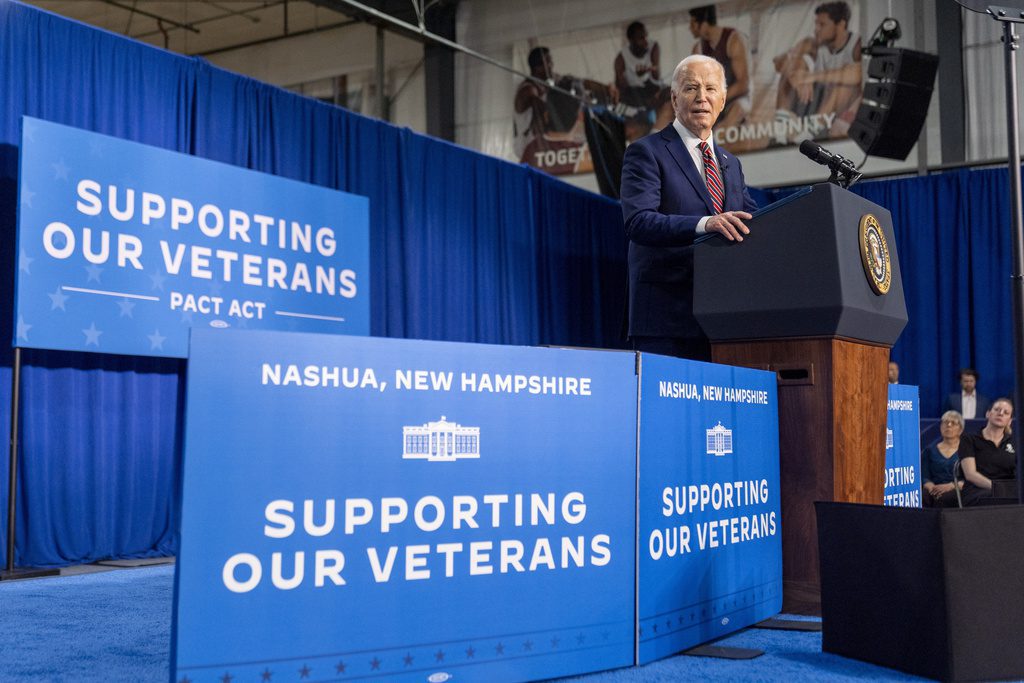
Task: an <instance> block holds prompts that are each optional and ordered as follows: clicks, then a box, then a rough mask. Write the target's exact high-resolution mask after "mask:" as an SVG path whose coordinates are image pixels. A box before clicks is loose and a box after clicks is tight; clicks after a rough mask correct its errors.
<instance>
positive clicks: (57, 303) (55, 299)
mask: <svg viewBox="0 0 1024 683" xmlns="http://www.w3.org/2000/svg"><path fill="white" fill-rule="evenodd" d="M46 296H48V297H50V310H51V311H55V310H57V309H58V308H59V309H60V310H62V311H67V310H68V309H66V308H64V303H65V302H66V301H67V300H68V299H70V298H71V297H69V296H68V295H67V294H65V293H64V292H62V291H60V287H59V286H58V287H57V291H55V292H54V293H53V294H47V295H46Z"/></svg>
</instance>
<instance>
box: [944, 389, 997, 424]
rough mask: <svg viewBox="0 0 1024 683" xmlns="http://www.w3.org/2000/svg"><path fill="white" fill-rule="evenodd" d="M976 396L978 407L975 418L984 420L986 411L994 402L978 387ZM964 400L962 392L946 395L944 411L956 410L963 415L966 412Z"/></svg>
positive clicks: (975, 392)
mask: <svg viewBox="0 0 1024 683" xmlns="http://www.w3.org/2000/svg"><path fill="white" fill-rule="evenodd" d="M974 396H975V403H976V405H977V406H978V409H977V410H976V411H974V419H975V420H984V419H985V413H987V412H988V409H989V408H991V407H992V404H991V403H990V402H989V400H988V399H987V398H985V395H984V394H982V393H980V392H979V391H978V390H977V389H975V390H974ZM963 400H964V398H963V395H962V392H959V391H954V392H953V393H951V394H950V395H949V396H947V397H946V405H945V406H944V407H943V408H942V412H946V411H947V410H955V411H956V412H958V413H960V414H961V415H962V414H963V412H964V406H963Z"/></svg>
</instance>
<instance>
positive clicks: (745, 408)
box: [638, 354, 782, 663]
mask: <svg viewBox="0 0 1024 683" xmlns="http://www.w3.org/2000/svg"><path fill="white" fill-rule="evenodd" d="M639 496H640V506H639V510H640V524H639V527H640V534H639V545H640V551H639V557H640V566H639V582H638V585H639V590H640V595H639V621H640V629H639V638H640V663H646V662H649V661H652V660H654V659H658V658H661V657H665V656H667V655H670V654H672V653H674V652H678V651H680V650H683V649H686V648H689V647H692V646H694V645H698V644H700V643H703V642H706V641H708V640H711V639H713V638H717V637H719V636H722V635H725V634H727V633H731V632H732V631H735V630H738V629H741V628H744V627H746V626H749V625H750V624H752V623H755V622H758V621H761V620H763V619H766V618H768V617H770V616H772V615H774V614H777V613H778V612H779V610H781V609H782V540H781V539H782V536H781V528H780V525H781V523H782V520H781V517H780V510H781V508H780V498H779V427H778V404H777V402H776V379H775V375H774V373H770V372H763V371H759V370H748V369H745V368H734V367H728V366H724V365H711V364H709V363H697V362H693V361H685V360H679V359H676V358H667V357H664V356H656V355H648V354H641V373H640V484H639Z"/></svg>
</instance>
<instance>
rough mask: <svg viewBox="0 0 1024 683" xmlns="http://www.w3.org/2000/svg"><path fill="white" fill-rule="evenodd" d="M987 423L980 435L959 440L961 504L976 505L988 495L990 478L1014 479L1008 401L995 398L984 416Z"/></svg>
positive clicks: (1014, 459) (1014, 462) (972, 435)
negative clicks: (961, 472) (962, 485)
mask: <svg viewBox="0 0 1024 683" xmlns="http://www.w3.org/2000/svg"><path fill="white" fill-rule="evenodd" d="M985 419H986V420H988V422H987V423H986V424H985V428H984V429H982V430H981V433H980V434H970V435H968V436H965V437H964V438H963V439H961V440H960V465H961V467H962V468H963V473H964V480H965V483H964V490H963V499H964V505H965V506H966V505H977V504H978V503H979V501H981V500H983V499H984V498H989V497H991V496H992V480H993V479H1013V478H1014V477H1016V476H1017V453H1016V452H1015V451H1014V450H1013V444H1012V443H1011V441H1010V422H1011V420H1012V419H1013V404H1012V403H1011V402H1010V399H1008V398H999V399H996V400H995V402H994V403H993V404H992V407H990V408H989V409H988V412H986V413H985Z"/></svg>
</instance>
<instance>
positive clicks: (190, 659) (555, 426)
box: [172, 328, 636, 681]
mask: <svg viewBox="0 0 1024 683" xmlns="http://www.w3.org/2000/svg"><path fill="white" fill-rule="evenodd" d="M635 388H636V376H635V372H634V355H633V354H631V353H616V352H602V353H595V352H584V351H570V350H559V349H529V348H521V347H499V346H485V345H469V344H452V343H442V342H414V341H405V340H391V339H371V338H359V337H344V336H337V337H335V336H324V335H302V334H282V333H272V332H248V333H245V332H234V331H218V330H209V329H200V328H197V329H196V330H194V331H193V333H192V346H191V354H190V360H189V373H188V405H187V409H186V440H185V443H186V448H185V465H184V491H183V512H182V536H181V538H182V541H181V552H180V556H179V560H178V566H177V582H176V587H177V589H176V595H175V623H174V642H175V652H174V655H173V657H172V661H173V662H174V667H175V673H174V676H175V678H176V680H179V681H183V680H186V679H187V680H191V681H200V680H211V681H212V680H222V679H225V677H230V680H238V681H242V680H273V681H277V680H300V679H309V680H339V679H342V678H367V677H369V678H381V679H386V680H415V681H423V680H434V681H443V680H447V679H448V678H451V677H453V676H455V677H457V679H458V680H481V681H500V680H527V679H543V678H549V677H553V676H559V675H566V674H570V673H580V672H586V671H595V670H600V669H607V668H613V667H620V666H628V665H630V664H632V663H633V655H634V650H633V648H634V580H635V555H634V553H635V540H636V536H635V525H634V524H635V500H636V490H635V487H636V459H635V443H636V437H635V434H636V433H635V424H636V393H635ZM428 677H429V678H428Z"/></svg>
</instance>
